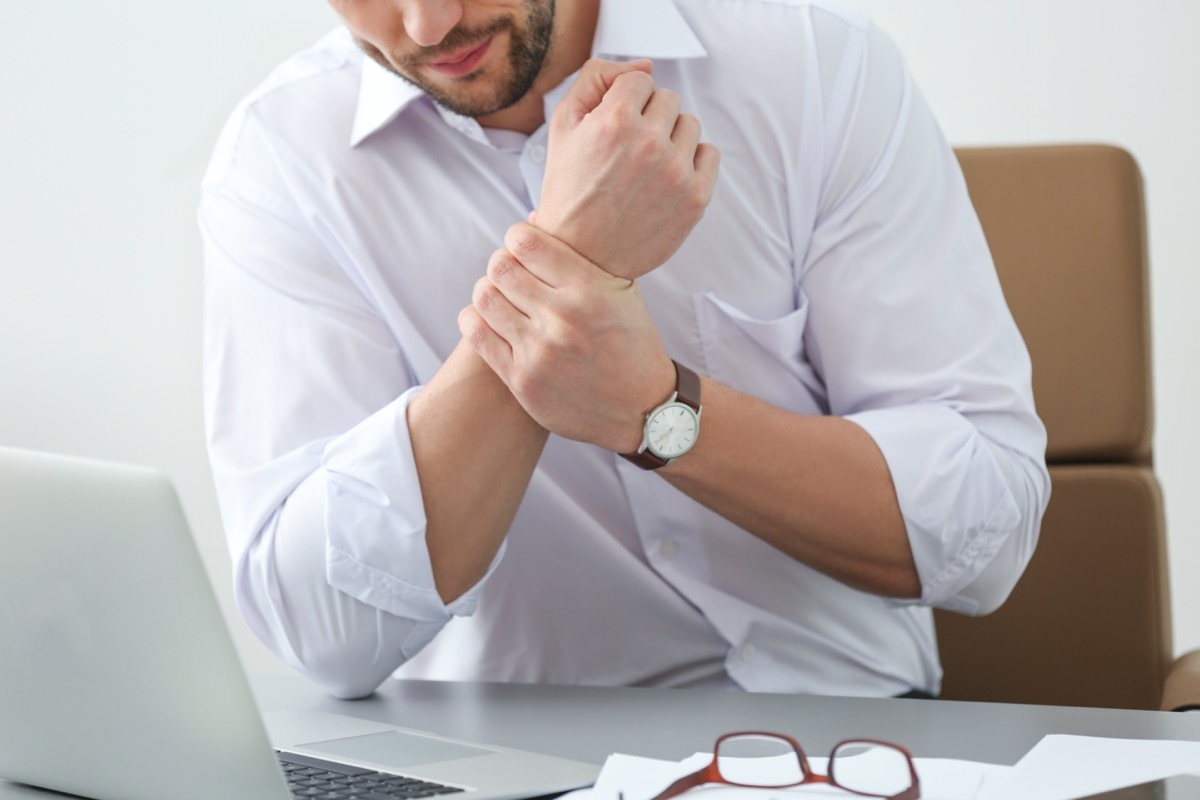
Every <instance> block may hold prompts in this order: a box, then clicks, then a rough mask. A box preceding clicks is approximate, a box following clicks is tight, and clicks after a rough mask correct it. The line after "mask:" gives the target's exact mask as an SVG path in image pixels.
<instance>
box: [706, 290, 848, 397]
mask: <svg viewBox="0 0 1200 800" xmlns="http://www.w3.org/2000/svg"><path fill="white" fill-rule="evenodd" d="M692 302H693V305H694V307H695V312H696V324H697V327H698V328H699V331H700V344H701V347H702V348H703V351H704V362H705V365H706V367H707V370H708V374H709V377H712V378H714V379H716V380H718V381H720V382H721V383H724V384H726V385H727V386H730V387H732V388H734V389H737V390H738V391H740V392H745V393H746V394H750V395H753V396H755V397H757V398H759V399H760V400H763V401H765V402H767V403H770V404H771V405H774V406H778V407H780V408H783V409H786V410H788V411H794V412H796V413H801V414H827V413H829V410H828V409H829V406H828V400H827V397H826V393H825V386H824V383H823V382H822V381H821V378H820V376H819V375H818V374H817V372H816V370H815V369H814V368H813V365H812V364H811V363H809V360H808V358H807V354H806V351H805V344H804V331H805V327H806V326H807V324H808V308H809V306H808V298H807V296H805V295H804V294H803V293H800V297H799V302H798V303H797V307H796V308H795V309H793V310H792V311H789V312H788V313H786V314H784V315H783V316H780V317H773V318H768V319H761V318H759V317H756V316H751V315H750V314H748V313H746V312H745V311H743V310H742V309H740V308H738V307H737V306H734V305H733V304H731V303H729V302H728V301H726V300H722V299H721V298H720V297H717V295H716V294H714V293H713V292H698V293H696V294H694V295H692Z"/></svg>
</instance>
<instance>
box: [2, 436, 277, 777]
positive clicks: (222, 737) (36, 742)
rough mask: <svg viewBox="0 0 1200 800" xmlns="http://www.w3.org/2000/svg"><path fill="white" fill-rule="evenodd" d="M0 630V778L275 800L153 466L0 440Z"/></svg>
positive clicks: (256, 737) (238, 675)
mask: <svg viewBox="0 0 1200 800" xmlns="http://www.w3.org/2000/svg"><path fill="white" fill-rule="evenodd" d="M148 598H150V600H149V601H148ZM0 637H2V638H0V641H3V650H2V651H0V777H3V778H7V779H9V780H14V781H19V782H22V783H29V784H33V785H37V786H43V787H47V788H51V789H56V790H59V791H65V792H71V793H75V794H82V795H85V796H87V797H94V798H100V800H110V799H111V800H162V799H163V798H167V797H169V798H173V800H202V799H203V800H211V799H212V798H222V800H286V798H288V797H289V795H288V792H287V789H286V788H285V786H284V783H283V781H282V779H281V777H280V773H279V768H278V767H277V766H276V764H275V763H274V760H273V759H272V758H271V757H270V756H269V754H270V746H269V744H268V741H267V737H266V734H265V732H264V730H263V724H262V721H261V719H260V717H259V714H258V709H257V706H256V704H255V701H254V698H253V696H252V694H251V692H250V689H249V686H248V685H247V683H246V679H245V676H244V673H243V672H242V669H241V665H240V663H239V662H238V659H237V655H236V652H235V650H234V646H233V643H232V641H231V640H230V637H229V633H228V630H227V629H226V627H225V624H224V621H223V619H222V617H221V613H220V609H219V608H218V606H217V603H216V599H215V598H214V596H213V593H212V588H211V586H210V585H209V583H208V576H207V575H206V574H205V571H204V568H203V564H202V562H201V559H200V556H199V553H198V552H197V551H196V547H195V543H194V542H193V540H192V536H191V533H190V531H189V529H188V527H187V524H186V522H185V520H184V516H183V513H182V510H181V508H180V505H179V501H178V499H177V498H176V495H175V492H174V490H173V489H172V487H171V485H170V483H169V482H168V481H167V480H166V479H165V478H164V477H163V476H162V475H160V474H159V473H157V472H154V471H152V470H147V469H141V468H137V467H126V466H117V465H112V464H106V463H102V462H95V461H88V460H83V459H77V458H67V457H61V456H50V455H45V454H40V453H31V452H28V451H21V450H13V449H8V448H0Z"/></svg>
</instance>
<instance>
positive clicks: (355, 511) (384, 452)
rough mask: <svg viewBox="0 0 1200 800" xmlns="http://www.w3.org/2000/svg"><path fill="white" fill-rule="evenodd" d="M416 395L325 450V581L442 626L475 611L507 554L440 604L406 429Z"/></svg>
mask: <svg viewBox="0 0 1200 800" xmlns="http://www.w3.org/2000/svg"><path fill="white" fill-rule="evenodd" d="M420 389H421V387H419V386H418V387H413V388H412V389H409V390H408V391H407V392H405V393H404V394H402V395H401V396H400V397H399V398H397V399H396V400H394V401H393V402H391V403H389V404H388V405H387V406H385V407H384V408H382V409H380V410H379V411H377V412H375V413H374V414H372V415H371V416H370V417H368V418H367V419H366V420H364V421H363V422H362V423H360V424H358V425H356V426H355V427H354V428H353V429H352V430H351V431H349V432H347V433H346V434H344V435H343V436H340V437H338V438H337V439H335V440H334V441H332V442H331V443H330V444H329V445H328V446H327V447H326V448H325V452H324V455H323V457H322V460H321V466H322V468H323V469H324V470H325V472H326V474H327V476H328V480H327V487H328V489H327V494H326V504H325V530H326V534H327V537H328V538H327V542H326V565H327V566H326V577H327V580H328V581H329V585H330V586H332V587H333V588H335V589H337V590H339V591H341V592H344V593H346V594H348V595H350V596H351V597H353V598H355V599H356V600H360V601H362V602H364V603H367V604H368V605H371V606H374V607H375V608H378V609H380V610H381V611H385V612H387V613H389V614H393V615H395V616H397V617H404V618H406V619H411V620H414V621H416V622H427V623H437V624H438V627H440V625H441V624H445V623H446V622H448V621H449V620H450V619H451V618H452V617H458V616H470V615H471V614H473V613H474V612H475V609H476V608H477V606H478V603H479V593H480V591H481V589H482V586H483V584H484V583H485V582H486V581H487V579H488V577H490V576H491V574H492V572H493V571H494V570H495V569H496V565H497V564H499V563H500V559H501V558H502V557H503V555H504V551H505V549H506V548H505V545H501V547H500V549H499V551H498V552H497V553H496V557H495V558H494V559H493V560H492V563H491V565H490V566H489V567H488V571H487V574H485V575H484V577H483V578H481V579H480V580H479V582H478V583H476V584H475V586H473V587H472V588H471V589H470V590H468V591H467V592H465V593H464V594H463V595H461V596H460V597H458V598H457V599H455V600H454V601H453V602H451V603H449V604H446V603H443V602H442V599H441V596H440V595H439V594H438V592H437V587H436V586H435V584H434V580H433V566H432V564H431V562H430V558H429V549H428V547H427V545H426V542H425V528H426V519H425V507H424V503H423V501H422V498H421V484H420V480H419V478H418V475H417V465H416V461H415V459H414V458H413V453H412V440H411V439H410V437H409V431H408V422H407V413H408V405H409V403H411V402H412V399H413V398H414V397H416V395H417V394H418V393H419V392H420Z"/></svg>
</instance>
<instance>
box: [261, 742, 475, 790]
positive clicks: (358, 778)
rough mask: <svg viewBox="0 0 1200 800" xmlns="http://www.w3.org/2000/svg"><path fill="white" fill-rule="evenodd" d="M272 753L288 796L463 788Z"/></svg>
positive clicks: (308, 758) (298, 756)
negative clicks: (284, 781) (285, 782)
mask: <svg viewBox="0 0 1200 800" xmlns="http://www.w3.org/2000/svg"><path fill="white" fill-rule="evenodd" d="M275 756H276V757H277V758H278V759H279V766H280V767H282V768H283V776H284V777H285V778H286V779H287V784H288V789H290V790H291V792H292V797H294V798H303V800H309V799H310V798H316V800H408V799H409V798H417V797H433V796H434V795H441V794H454V793H455V792H461V791H463V790H462V789H458V788H456V787H454V786H443V785H442V784H440V783H431V782H430V781H423V780H420V779H418V778H406V777H405V776H403V775H392V774H389V773H387V772H375V771H374V770H370V769H363V768H362V767H352V766H350V765H349V764H339V763H337V762H336V761H325V760H324V759H321V758H313V757H311V756H302V755H297V754H296V753H280V752H278V751H276V753H275Z"/></svg>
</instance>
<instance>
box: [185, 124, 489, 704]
mask: <svg viewBox="0 0 1200 800" xmlns="http://www.w3.org/2000/svg"><path fill="white" fill-rule="evenodd" d="M231 136H233V137H236V141H225V142H223V144H222V151H221V152H225V153H226V154H230V158H229V159H228V160H227V161H226V162H224V163H222V162H221V161H220V160H218V161H216V162H214V164H215V166H214V167H213V168H211V169H210V173H209V176H208V178H207V179H206V182H205V186H204V190H203V196H202V200H201V206H200V215H199V221H200V228H201V233H202V237H203V242H204V252H205V330H204V369H205V376H204V379H205V418H206V419H205V421H206V427H207V436H208V446H209V455H210V460H211V463H212V468H213V474H214V478H215V483H216V489H217V494H218V499H219V501H220V506H221V513H222V518H223V522H224V526H225V530H226V536H227V540H228V545H229V549H230V554H231V556H232V559H233V563H234V593H235V597H236V600H237V603H238V606H239V609H240V611H241V613H242V615H243V617H244V618H245V620H246V621H247V623H248V625H249V627H250V628H251V629H252V630H253V632H254V633H255V634H256V636H257V637H258V638H259V639H260V640H261V641H263V643H264V644H266V646H267V647H268V648H269V649H271V650H272V651H273V652H274V653H276V654H277V655H278V656H279V657H280V658H282V659H283V660H284V661H285V662H286V663H288V664H290V665H291V666H292V667H294V668H295V669H297V670H299V671H300V672H301V673H303V674H305V675H307V676H308V677H309V678H311V679H312V680H314V681H315V682H316V683H317V684H318V685H321V686H322V687H323V688H325V689H326V690H327V691H329V692H330V693H332V694H334V695H336V696H339V697H356V696H362V695H365V694H369V693H370V692H371V691H373V690H374V689H375V687H376V686H378V684H379V683H380V682H381V681H382V680H384V679H385V678H386V677H387V676H388V675H389V674H390V673H391V672H392V671H393V670H394V669H396V667H398V666H399V665H400V664H401V663H403V662H404V661H405V660H406V659H408V658H410V657H412V656H413V655H415V654H416V652H417V651H419V650H420V649H421V648H422V647H423V646H424V645H425V644H427V643H428V642H429V641H430V640H431V639H432V638H433V636H434V635H436V633H437V632H438V631H439V630H440V629H441V628H442V627H443V626H444V625H445V624H446V623H447V622H448V621H449V620H450V619H451V618H452V617H454V616H458V615H466V614H470V613H472V612H473V611H474V609H475V604H476V598H477V596H478V592H479V586H476V587H475V588H474V589H473V590H472V591H469V592H467V593H466V594H464V595H463V596H461V597H460V598H458V599H457V600H455V601H454V602H453V603H452V604H450V605H445V604H443V602H442V601H441V599H440V596H439V595H438V593H437V590H436V588H435V586H434V581H433V573H432V569H431V566H430V560H429V553H428V550H427V548H426V544H425V512H424V506H423V503H422V496H421V487H420V482H419V479H418V475H417V470H416V465H415V462H414V459H413V455H412V446H411V442H410V440H409V433H408V426H407V422H406V411H407V408H408V404H409V402H410V401H411V400H412V398H413V397H414V396H415V395H416V394H417V393H418V392H419V391H420V388H421V387H420V386H419V385H417V384H416V381H415V379H414V378H413V376H412V370H411V369H410V368H409V366H408V364H407V363H406V360H405V358H404V354H403V353H402V352H401V350H400V349H399V347H398V346H397V344H396V341H395V338H394V336H393V335H392V333H391V331H390V330H389V329H388V328H387V326H386V325H385V324H384V323H383V322H382V321H381V320H380V318H379V315H378V314H377V313H376V311H375V309H373V308H372V306H371V303H370V302H369V300H368V299H367V298H366V297H365V296H364V293H363V292H362V291H361V289H360V287H359V286H357V285H356V282H355V280H354V279H353V276H352V275H351V274H349V273H348V272H347V270H346V269H345V268H344V267H343V265H340V264H339V263H338V261H337V259H336V258H334V256H333V255H331V253H330V251H329V248H327V247H326V246H325V243H324V242H322V241H321V240H320V237H319V236H317V235H316V234H315V233H314V232H313V230H312V227H311V225H310V224H309V223H308V222H307V221H306V220H305V219H304V218H303V216H302V215H301V214H299V213H298V212H297V211H296V209H295V208H293V207H292V206H291V205H290V204H289V203H288V202H287V200H286V193H285V192H283V191H281V190H280V189H279V187H278V186H276V185H272V184H273V178H272V175H271V174H270V167H269V164H270V158H269V154H264V153H258V154H256V153H255V152H254V149H255V147H256V142H255V137H254V134H253V131H252V130H247V129H246V127H245V126H243V127H242V128H241V129H239V130H236V131H234V132H232V133H231V132H229V131H227V133H226V138H227V139H228V138H229V137H231ZM243 164H249V165H250V167H249V168H246V169H243V167H242V165H243ZM500 557H501V556H500V555H498V556H497V561H498V560H499V558H500ZM493 566H494V565H493ZM484 580H485V581H486V577H485V578H484ZM480 585H482V581H481V584H480Z"/></svg>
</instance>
